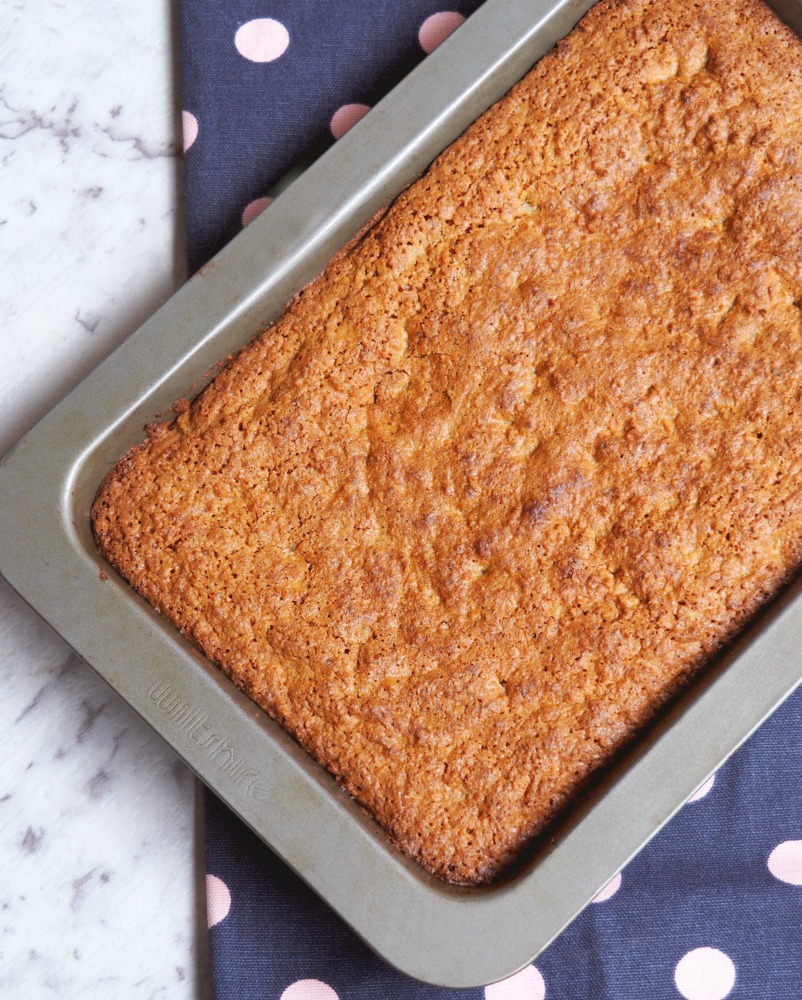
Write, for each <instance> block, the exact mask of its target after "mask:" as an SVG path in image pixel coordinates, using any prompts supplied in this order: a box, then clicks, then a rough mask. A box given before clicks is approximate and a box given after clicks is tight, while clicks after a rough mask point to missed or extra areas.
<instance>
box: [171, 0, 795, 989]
mask: <svg viewBox="0 0 802 1000" xmlns="http://www.w3.org/2000/svg"><path fill="white" fill-rule="evenodd" d="M476 6H478V3H477V2H476V0H470V2H459V3H451V4H450V6H448V7H447V8H443V6H442V4H441V3H438V2H437V0H404V2H402V3H387V2H385V0H374V2H372V3H354V2H350V3H347V2H344V0H303V2H299V0H295V2H291V0H274V2H258V3H257V2H256V0H247V2H246V0H230V2H226V3H213V2H211V0H209V2H204V0H183V2H182V4H181V10H180V27H181V36H182V38H181V40H182V74H183V84H184V91H183V92H184V137H185V148H186V157H185V163H186V197H187V224H188V237H189V257H190V263H191V266H192V268H193V269H194V268H197V267H198V266H200V265H201V264H202V263H203V262H204V261H205V260H207V259H208V258H209V257H210V256H211V255H212V254H213V253H214V252H216V251H217V250H218V249H220V247H221V246H223V245H224V244H225V242H226V241H227V240H228V239H230V238H231V237H232V236H233V235H234V234H235V233H236V232H238V231H239V230H240V229H241V228H242V226H243V225H246V224H247V223H248V222H249V221H250V220H251V219H253V218H254V217H255V216H256V215H257V214H258V213H259V211H260V210H261V209H262V208H263V207H264V206H265V205H266V204H267V203H268V201H269V198H270V196H271V192H273V191H274V190H275V188H276V185H277V184H279V183H280V182H281V180H282V178H284V177H285V176H286V175H287V174H288V172H289V171H291V170H292V169H294V168H295V167H297V166H298V165H302V164H303V163H305V162H308V161H309V160H310V159H311V158H313V157H315V156H317V155H318V154H319V153H320V152H322V150H324V149H325V148H326V146H327V145H329V144H330V143H332V142H334V141H336V139H337V138H338V137H339V136H340V135H342V134H343V133H344V132H345V131H346V130H347V129H348V127H349V126H350V125H351V124H353V123H354V121H356V120H357V119H358V118H359V117H360V116H361V115H362V114H364V113H365V112H366V110H367V109H368V108H369V107H370V106H371V105H372V104H373V103H375V102H376V100H377V99H378V98H379V97H380V96H381V95H382V93H383V92H385V91H386V90H387V89H388V88H389V87H391V86H392V85H393V84H394V83H395V82H397V80H399V79H400V78H401V77H402V76H403V75H404V74H405V73H406V72H407V71H408V70H409V69H410V68H411V67H412V66H413V65H414V64H415V63H416V62H418V61H419V60H420V59H423V58H425V55H426V52H427V51H431V49H432V48H434V47H435V46H436V45H437V44H438V42H439V41H441V40H442V39H443V38H444V37H445V36H446V35H447V34H448V33H449V32H450V31H452V30H453V29H454V28H456V27H458V25H459V24H460V23H461V21H462V20H463V19H464V17H465V16H468V15H469V14H470V13H471V11H472V10H473V9H474V8H475V7H476ZM206 859H207V872H208V875H207V889H208V904H209V905H208V909H209V923H210V931H209V934H210V949H211V967H212V980H213V995H214V996H215V998H216V1000H223V998H236V1000H249V998H254V1000H256V998H260V1000H337V998H338V997H339V998H341V1000H362V998H364V1000H374V998H376V997H379V996H381V997H385V998H393V997H397V998H410V1000H412V998H414V1000H433V998H435V997H436V996H438V995H442V994H449V995H453V994H455V993H456V994H457V995H464V996H465V998H466V1000H467V998H468V997H473V998H476V1000H543V998H547V1000H574V998H577V1000H640V998H643V1000H663V998H665V1000H676V998H680V997H684V998H686V1000H723V998H725V997H731V998H733V1000H736V998H740V1000H747V998H748V1000H754V998H764V997H771V998H772V1000H800V998H802V692H800V693H798V694H796V695H794V696H793V697H792V698H791V699H789V701H788V702H786V704H785V705H784V706H783V707H782V708H781V709H780V710H779V711H778V712H777V713H775V715H774V716H773V717H772V718H771V719H770V720H769V721H768V722H767V723H766V724H765V725H764V726H763V727H762V728H761V729H760V730H759V732H758V733H757V734H756V735H755V736H754V737H753V738H752V739H751V740H750V741H749V743H748V744H747V745H746V746H745V747H744V748H742V749H741V750H740V751H739V752H738V753H737V754H736V755H735V757H734V758H733V759H732V760H731V761H730V762H729V763H728V764H726V765H725V766H724V767H722V768H721V770H720V771H719V772H718V774H717V775H716V776H715V777H714V778H713V779H711V780H710V781H708V782H707V783H706V784H705V785H703V786H702V788H700V789H699V791H698V792H697V793H696V796H695V797H694V799H693V800H692V801H691V802H689V803H688V805H686V806H685V807H684V809H683V810H682V811H681V812H680V813H679V815H678V816H677V817H676V818H675V819H674V820H673V821H672V822H671V823H670V824H669V825H668V827H666V828H665V829H664V830H663V831H662V832H661V833H660V834H659V835H658V836H657V837H656V838H655V839H654V841H653V842H652V843H651V844H650V845H649V846H648V847H646V848H645V849H644V850H643V851H642V852H641V853H640V854H639V856H638V857H637V858H636V859H635V860H634V861H633V862H632V863H631V864H630V865H629V866H628V867H627V868H626V869H625V870H624V872H623V873H622V874H621V875H619V876H616V878H614V879H613V880H612V881H611V882H610V883H609V884H608V886H607V887H606V888H605V889H604V890H603V891H602V892H601V893H600V894H599V896H598V897H597V898H596V900H595V901H594V902H593V903H591V904H590V905H589V906H588V908H587V909H586V910H585V912H584V913H583V914H582V915H581V916H580V917H578V918H577V920H575V921H574V923H573V924H572V925H571V926H570V927H569V928H568V929H567V930H566V931H565V932H564V933H563V934H562V935H561V936H560V937H559V938H558V939H557V940H556V941H555V942H554V943H553V944H552V945H551V947H550V948H548V949H547V951H545V952H544V953H543V954H542V955H540V956H539V957H538V958H537V960H536V961H535V963H534V964H533V965H531V966H529V967H527V968H526V969H524V970H523V971H522V972H520V973H518V974H517V975H515V976H513V977H511V978H510V979H508V980H505V981H504V982H502V983H497V984H495V985H493V986H488V987H486V988H485V989H475V990H458V991H450V990H442V989H435V988H433V987H428V986H424V985H422V984H420V983H416V982H414V981H413V980H411V979H409V978H407V977H406V976H404V975H402V974H400V973H398V972H396V971H394V970H393V969H391V968H389V967H388V966H387V965H386V964H385V963H383V962H382V961H381V960H380V959H379V958H377V957H376V956H375V955H373V954H372V953H371V952H370V951H369V950H368V949H367V948H366V947H365V946H364V945H363V944H362V943H361V942H360V941H359V940H358V939H357V938H356V937H355V936H354V935H353V934H352V933H351V932H350V931H349V930H348V928H347V927H345V926H344V925H343V924H342V923H341V922H340V921H339V919H338V918H337V917H335V916H334V915H333V914H332V913H331V912H330V911H329V910H328V909H327V907H326V906H325V905H324V904H322V903H321V902H320V901H319V900H318V899H317V898H316V897H315V896H314V895H313V894H312V893H311V892H310V891H309V890H308V889H307V888H306V887H305V886H304V885H303V884H302V883H301V882H300V881H299V880H298V879H297V878H296V877H295V876H294V875H292V874H291V873H290V872H289V871H288V870H287V869H286V868H285V867H284V866H283V865H282V864H281V862H279V861H278V860H277V859H276V858H275V857H274V856H273V855H272V854H271V853H270V851H269V850H268V849H267V848H266V847H265V846H264V844H262V843H261V842H260V841H259V840H258V839H257V838H256V837H254V836H253V834H251V833H250V832H249V831H248V830H246V829H245V828H244V827H243V826H242V824H240V823H239V822H238V821H237V820H236V819H235V818H234V817H233V816H232V815H231V814H230V813H229V812H228V811H227V810H226V809H225V807H223V806H222V805H221V804H220V803H219V802H218V801H217V800H216V799H215V798H214V797H213V796H212V795H208V796H207V801H206ZM521 919H525V914H522V915H521Z"/></svg>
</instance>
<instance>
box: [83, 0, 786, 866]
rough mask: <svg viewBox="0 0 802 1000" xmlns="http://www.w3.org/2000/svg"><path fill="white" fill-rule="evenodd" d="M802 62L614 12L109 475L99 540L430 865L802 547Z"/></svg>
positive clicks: (549, 792) (624, 736)
mask: <svg viewBox="0 0 802 1000" xmlns="http://www.w3.org/2000/svg"><path fill="white" fill-rule="evenodd" d="M801 307H802V48H801V46H800V42H799V41H798V39H797V38H796V36H795V35H793V34H792V33H791V32H790V31H789V30H788V29H787V28H785V27H784V26H783V25H782V24H781V23H780V22H779V21H778V20H777V19H776V18H775V16H774V15H773V14H772V13H771V12H770V11H769V9H768V8H767V7H765V6H763V5H762V4H761V3H760V2H757V0H697V2H694V0H659V2H658V0H624V2H616V0H606V2H601V3H599V4H598V5H597V6H595V7H594V8H593V9H592V11H591V12H590V13H589V14H588V15H587V16H586V17H585V18H584V20H583V21H582V22H581V23H580V24H579V26H578V27H577V28H576V29H575V30H574V31H573V32H572V33H571V34H570V35H569V36H568V37H567V38H566V39H565V40H564V41H563V42H561V43H560V44H559V45H558V46H557V48H556V50H554V51H553V52H551V53H550V54H549V55H547V56H546V57H545V58H544V59H542V60H541V61H540V62H539V63H538V64H537V65H536V66H535V68H534V69H533V70H532V71H531V73H530V74H529V75H528V76H527V77H526V78H525V79H524V80H523V81H522V82H521V83H520V84H518V85H517V86H516V87H515V88H514V89H513V90H512V91H511V92H510V94H509V95H508V96H507V97H506V98H505V99H504V100H502V101H501V102H500V103H499V104H497V105H496V106H495V107H493V108H492V109H491V110H490V111H488V112H487V113H486V114H485V115H483V116H482V117H481V118H480V119H479V120H478V121H477V122H476V123H475V124H474V125H473V126H472V127H471V128H470V129H469V130H468V131H467V133H465V134H464V135H463V136H462V137H461V138H460V139H459V140H458V141H457V142H455V143H454V144H453V145H452V146H451V147H450V148H449V149H447V150H446V151H445V152H444V153H443V154H442V155H441V156H440V157H439V159H438V160H437V161H436V162H435V163H434V165H433V166H432V167H431V168H430V170H429V171H428V173H427V174H426V175H425V176H424V177H423V178H422V179H421V180H419V181H418V182H417V183H415V184H414V185H413V186H412V187H411V188H410V189H408V190H407V191H406V192H405V193H403V194H402V195H401V196H400V197H399V198H398V199H397V200H396V201H395V203H394V204H393V205H392V207H391V208H390V209H389V211H388V212H387V213H386V214H385V215H384V217H383V218H382V219H380V220H379V221H377V222H375V224H374V225H373V226H372V227H371V228H370V229H369V231H368V232H367V233H366V234H364V235H363V236H362V238H361V239H360V240H359V241H358V242H356V243H355V244H354V245H352V246H351V247H349V248H348V249H347V250H346V251H345V252H343V253H341V254H340V255H339V256H338V257H337V258H336V259H335V260H334V261H333V262H332V263H331V264H330V265H329V266H328V267H327V268H326V270H325V271H324V272H323V274H322V275H321V276H320V277H319V278H317V279H316V280H315V281H314V282H313V283H312V284H311V285H309V286H308V287H307V288H306V289H305V290H304V291H303V292H301V294H300V295H298V296H297V297H296V298H295V300H294V301H293V302H292V303H291V304H290V305H289V307H288V308H287V310H286V313H285V314H284V315H283V317H282V318H281V319H279V320H278V321H277V322H276V323H275V324H273V325H272V326H271V327H270V328H269V329H268V330H266V331H265V332H264V333H262V334H261V335H260V336H259V337H257V339H256V340H255V341H254V342H253V343H252V344H251V345H250V346H248V347H246V348H245V349H244V350H243V351H242V352H241V353H240V354H239V355H238V356H237V357H236V358H235V359H234V360H233V361H232V362H231V363H230V364H229V365H228V367H227V368H226V369H225V370H224V371H223V372H222V373H221V374H220V375H219V376H218V377H217V378H216V379H215V380H214V382H213V383H212V384H211V386H210V387H209V388H207V389H206V390H205V391H204V392H203V393H202V394H201V395H200V397H199V398H198V399H197V400H196V401H195V402H194V403H193V404H192V405H191V406H189V407H188V408H186V409H185V411H184V412H181V413H180V414H179V415H178V416H177V418H176V419H175V420H174V421H173V422H172V423H171V424H169V425H162V426H158V427H155V428H152V429H151V431H150V433H149V436H148V439H147V440H146V441H145V442H144V443H143V444H141V445H140V446H138V447H137V448H135V449H134V450H133V451H131V452H130V453H129V454H128V455H126V456H125V457H124V458H123V459H122V461H120V463H119V464H118V465H117V466H116V467H115V468H114V469H113V470H112V471H111V472H110V474H109V475H108V477H107V478H106V480H105V481H104V483H103V484H102V487H101V489H100V492H99V494H98V497H97V500H96V502H95V505H94V508H93V511H92V519H93V525H94V532H95V536H96V539H97V543H98V545H99V547H100V549H101V551H102V553H103V554H104V555H105V557H106V558H107V559H108V560H109V561H110V562H111V563H112V564H113V565H114V566H115V567H116V568H117V569H118V570H119V572H120V573H121V574H122V575H123V576H124V577H125V578H126V579H127V580H129V581H130V582H131V584H132V585H133V586H134V587H135V588H136V589H137V590H138V591H139V592H140V593H141V594H142V595H144V597H145V598H147V600H148V601H150V602H151V603H152V604H153V605H154V606H155V607H156V608H157V609H158V610H159V611H160V612H161V613H162V614H163V615H164V616H166V617H167V618H169V619H170V620H171V621H172V622H174V623H175V625H176V626H177V627H178V628H179V629H180V630H181V631H182V632H183V633H184V634H185V635H186V636H188V637H189V638H190V639H191V640H192V642H194V643H196V644H197V646H199V647H200V649H201V650H203V651H204V652H205V654H206V655H207V656H208V657H209V658H210V659H211V660H213V661H215V662H216V663H218V664H220V666H221V667H222V668H223V670H225V672H226V673H227V674H228V675H229V676H230V677H231V678H232V679H233V681H234V682H235V683H236V684H237V685H239V686H240V687H241V688H242V689H244V690H245V691H246V692H247V693H248V694H249V695H250V696H251V697H252V698H253V699H254V700H255V701H256V702H257V703H258V704H259V705H261V706H262V708H264V709H265V711H267V712H269V713H270V715H271V716H273V717H274V718H275V719H277V720H278V721H279V722H280V723H281V724H282V725H283V726H284V727H286V729H287V730H288V731H289V732H290V733H291V734H292V735H293V736H294V737H295V738H296V739H297V740H298V742H299V743H300V744H302V745H303V746H304V747H305V748H306V749H307V750H308V751H309V752H310V753H311V754H313V755H314V757H315V758H316V759H317V760H318V761H319V762H320V763H321V764H323V765H324V766H325V767H326V768H328V769H329V771H330V772H331V773H332V774H333V775H335V776H336V778H337V780H338V781H339V782H340V783H341V785H342V786H343V787H344V788H345V789H347V791H348V792H350V793H351V794H352V795H353V796H354V797H355V798H356V799H357V800H358V801H359V802H360V803H361V804H362V805H363V806H364V808H365V809H366V810H368V811H369V813H370V814H371V815H372V816H374V817H375V818H376V819H377V820H378V822H379V823H380V824H381V825H382V826H383V827H384V829H385V830H386V832H387V835H388V836H389V837H390V838H391V839H392V840H393V841H394V842H395V843H396V844H397V845H398V846H399V847H400V848H401V849H402V850H404V851H405V852H407V853H408V854H409V855H410V856H412V857H414V858H416V859H417V860H418V861H419V862H420V863H421V864H422V865H423V866H425V867H426V868H427V869H428V870H430V871H431V872H434V873H436V874H437V875H439V876H441V877H442V878H444V879H447V880H449V881H452V882H456V883H464V884H479V883H484V882H487V881H490V880H492V879H493V878H495V877H497V876H498V875H499V873H501V872H503V871H504V870H505V868H507V866H508V865H509V864H510V862H511V861H512V859H514V858H516V856H518V855H519V854H520V852H521V849H522V847H523V846H524V845H525V844H526V843H527V842H528V841H530V840H531V838H532V837H533V836H534V835H535V834H537V833H538V832H539V831H542V830H543V829H544V827H545V826H546V824H548V823H549V821H550V820H551V819H552V818H553V817H554V816H555V814H556V813H557V811H558V810H560V809H561V807H563V806H564V805H565V804H566V803H567V802H568V801H569V800H570V799H571V797H572V796H573V795H575V794H576V792H577V790H578V789H579V788H580V787H581V786H582V784H583V783H584V782H585V781H586V779H588V777H589V775H591V774H592V772H594V770H595V769H598V768H599V767H600V766H601V765H603V764H605V763H606V762H608V761H610V760H611V758H612V757H613V756H614V755H615V754H616V752H617V751H618V750H619V749H620V748H621V747H622V745H623V744H625V743H626V742H627V740H629V739H630V738H631V737H632V735H633V734H634V733H636V732H637V731H638V730H640V729H641V727H642V726H643V725H644V724H645V723H646V722H647V721H648V720H649V719H651V718H652V717H653V716H654V715H655V713H656V712H657V710H658V709H659V708H660V706H661V705H663V704H664V703H665V702H666V701H667V699H669V698H671V696H672V695H674V694H675V693H676V692H677V691H678V690H679V689H680V688H681V687H682V685H684V684H685V682H686V681H687V680H688V678H689V677H690V676H691V675H692V674H693V673H694V672H695V671H697V670H698V669H699V668H700V666H701V665H703V664H704V663H705V662H706V661H708V660H709V659H710V658H711V657H712V656H713V655H714V654H715V653H716V652H717V651H719V650H720V649H721V648H722V647H723V646H724V645H725V644H726V643H728V642H729V641H730V640H731V638H732V637H733V635H734V634H735V633H736V632H737V631H738V630H739V629H741V628H742V626H743V625H744V623H745V622H746V621H747V619H749V617H750V616H752V615H753V614H754V613H755V612H756V610H757V609H758V608H759V607H760V606H761V604H763V603H764V602H765V601H766V600H767V599H768V598H770V597H771V596H772V595H773V594H775V592H776V591H777V590H778V588H780V587H781V586H782V585H783V584H784V583H785V582H786V581H787V580H788V579H789V577H790V576H791V575H792V574H793V573H794V571H795V569H796V567H797V566H798V564H799V563H800V560H801V559H802V490H800V481H802V480H801V479H800V465H802V313H800V308H801Z"/></svg>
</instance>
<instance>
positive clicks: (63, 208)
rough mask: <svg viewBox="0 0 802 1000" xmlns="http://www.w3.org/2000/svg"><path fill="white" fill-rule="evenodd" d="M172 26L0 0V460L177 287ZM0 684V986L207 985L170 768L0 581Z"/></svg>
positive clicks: (111, 989) (192, 872) (184, 818)
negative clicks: (1, 744) (2, 739)
mask: <svg viewBox="0 0 802 1000" xmlns="http://www.w3.org/2000/svg"><path fill="white" fill-rule="evenodd" d="M174 19H175V9H174V6H172V5H169V4H163V3H156V2H154V0H151V2H145V0H128V2H126V0H112V2H106V3H103V4H82V3H78V4H74V3H67V2H63V3H58V2H47V0H27V2H13V0H12V2H10V3H7V4H5V5H2V6H0V317H1V321H0V358H2V359H3V363H2V365H0V452H3V451H5V449H6V447H7V446H8V445H10V444H11V443H12V442H13V441H14V440H15V439H16V438H17V437H18V436H19V435H20V434H21V433H22V432H23V431H25V430H26V429H27V428H28V427H29V426H31V424H32V423H33V422H34V421H35V420H36V419H37V418H38V417H40V416H42V415H43V414H44V413H45V412H47V410H48V409H49V408H50V407H51V406H52V405H53V404H54V403H55V402H56V401H57V400H58V399H59V398H60V397H61V396H63V395H64V394H65V393H66V391H67V390H68V389H70V388H71V387H72V386H73V385H75V384H76V383H77V382H78V381H80V379H81V377H82V376H83V375H85V374H86V373H87V372H88V371H89V370H90V369H91V368H92V367H94V365H95V364H97V362H98V361H99V360H100V359H102V358H103V357H104V356H105V355H106V354H108V353H109V351H110V350H111V349H112V348H113V347H114V346H115V345H117V344H118V343H119V342H120V341H122V340H123V339H124V338H125V337H126V336H127V335H128V334H129V333H131V332H132V331H133V330H134V329H135V327H136V326H137V325H138V324H139V323H140V322H141V321H142V320H143V319H145V318H146V317H147V316H148V315H149V314H150V313H151V312H152V311H153V310H154V309H155V308H156V307H157V306H158V305H159V304H160V303H161V302H163V301H164V299H165V298H167V297H168V295H169V294H170V292H171V291H172V290H173V289H174V288H175V287H177V285H178V284H179V283H180V281H181V280H182V279H183V268H182V265H181V264H180V263H179V262H180V261H181V259H182V256H183V255H182V236H181V224H180V208H179V206H180V163H179V160H178V157H177V149H176V147H177V142H176V137H177V123H178V121H179V114H178V106H177V103H176V98H175V80H174V74H175V60H174V54H173V47H174V34H175V25H174ZM0 544H2V541H1V540H0ZM0 688H1V689H2V691H3V696H2V699H0V725H2V728H3V731H4V733H5V734H6V737H7V738H6V745H5V749H4V754H3V757H4V767H3V770H2V777H1V778H0V876H1V877H0V996H4V997H5V996H8V997H25V998H26V1000H33V998H37V997H50V996H59V997H84V996H86V997H100V996H103V997H131V998H137V1000H138V998H142V1000H144V998H149V997H156V996H166V997H171V998H176V1000H182V998H186V997H205V996H207V995H208V986H207V978H206V974H205V972H206V970H205V959H204V947H203V946H204V945H205V935H204V926H205V921H204V920H203V918H202V916H201V919H198V917H199V911H200V913H202V910H203V907H204V906H205V901H204V899H203V897H202V894H201V892H202V884H203V883H202V874H203V871H202V861H201V859H200V855H199V837H198V832H197V821H196V815H195V812H196V801H197V789H196V786H195V782H194V780H193V779H192V777H191V776H190V774H189V772H188V771H187V770H186V769H185V768H184V766H183V765H182V764H181V763H180V762H179V761H178V760H177V758H176V757H175V756H174V755H173V753H172V752H171V751H170V750H169V749H167V747H166V746H165V745H164V744H162V743H161V741H160V740H159V739H158V738H157V737H156V736H155V735H153V734H152V733H151V732H150V730H149V729H148V728H146V726H145V725H144V723H142V722H141V721H140V720H139V719H138V718H137V717H136V716H135V715H134V713H133V712H132V711H131V710H130V709H128V708H127V706H126V705H125V704H124V703H123V702H122V701H121V700H120V699H119V697H118V696H117V695H116V694H114V693H113V692H112V691H111V690H110V689H109V688H107V687H106V685H105V684H104V683H103V682H102V681H101V680H100V679H99V678H98V677H97V676H96V675H95V674H94V673H93V671H92V670H91V669H90V668H89V667H87V666H86V665H85V664H84V663H82V662H81V661H80V660H79V659H78V658H77V657H76V656H74V655H72V654H71V653H70V650H69V649H68V648H67V646H66V645H65V644H64V643H63V642H62V641H61V640H60V639H59V638H58V637H56V636H55V635H54V634H53V633H52V632H51V631H50V630H49V629H48V628H47V627H46V626H45V625H44V624H43V623H42V622H41V621H40V620H39V619H38V617H37V616H36V615H35V614H34V613H33V612H32V611H31V610H30V609H28V608H27V607H26V606H25V605H24V604H23V603H22V602H21V601H20V600H19V599H18V598H16V596H15V595H14V594H13V593H12V592H11V591H10V590H9V588H8V587H6V586H5V585H4V584H2V583H0ZM9 737H10V738H9Z"/></svg>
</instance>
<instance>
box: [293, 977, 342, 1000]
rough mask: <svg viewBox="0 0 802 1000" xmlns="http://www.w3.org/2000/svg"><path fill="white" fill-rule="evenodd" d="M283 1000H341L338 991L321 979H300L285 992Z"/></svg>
mask: <svg viewBox="0 0 802 1000" xmlns="http://www.w3.org/2000/svg"><path fill="white" fill-rule="evenodd" d="M281 1000H339V997H338V996H337V991H336V990H335V989H334V988H333V987H331V986H329V984H328V983H324V982H321V980H320V979H298V980H296V982H294V983H290V985H289V986H288V987H287V988H286V990H284V992H283V993H282V994H281Z"/></svg>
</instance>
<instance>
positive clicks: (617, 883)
mask: <svg viewBox="0 0 802 1000" xmlns="http://www.w3.org/2000/svg"><path fill="white" fill-rule="evenodd" d="M620 888H621V872H619V873H618V874H617V875H613V877H612V878H611V879H610V881H609V882H608V883H607V885H606V886H604V888H603V889H600V890H599V891H598V892H597V893H596V895H595V896H594V897H593V899H591V903H604V902H606V901H607V900H608V899H610V898H611V897H612V896H614V895H615V894H616V893H617V892H618V890H619V889H620Z"/></svg>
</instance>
